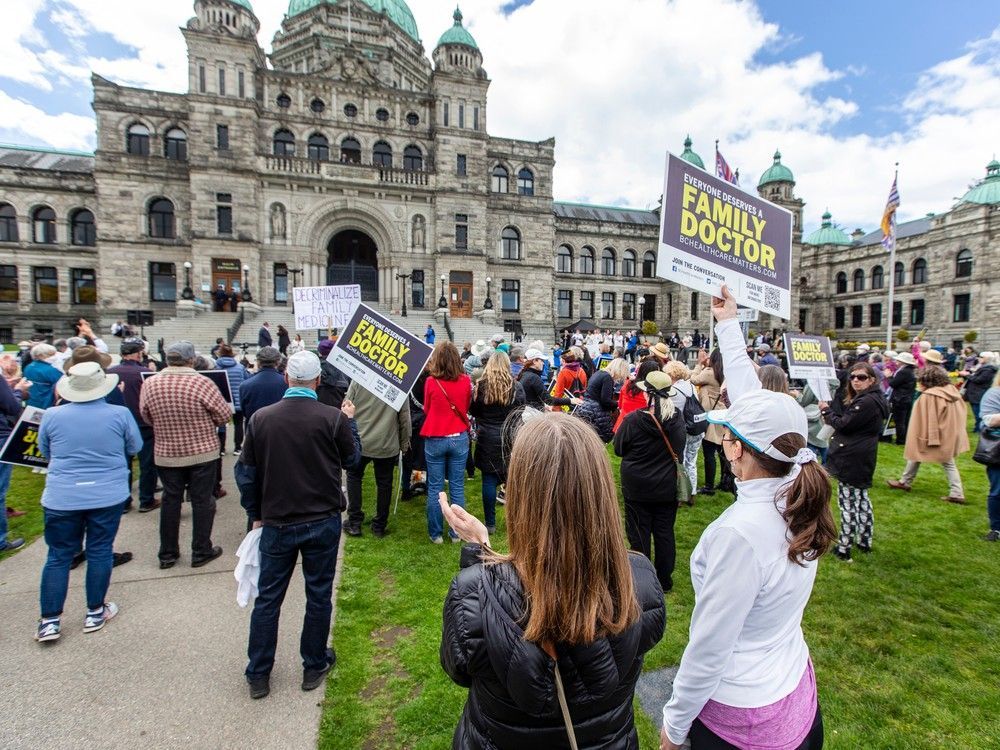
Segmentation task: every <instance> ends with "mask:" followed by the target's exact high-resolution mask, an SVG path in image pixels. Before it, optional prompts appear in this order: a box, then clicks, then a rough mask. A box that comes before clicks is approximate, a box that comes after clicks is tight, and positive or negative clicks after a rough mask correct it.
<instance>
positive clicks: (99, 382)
mask: <svg viewBox="0 0 1000 750" xmlns="http://www.w3.org/2000/svg"><path fill="white" fill-rule="evenodd" d="M117 385H118V376H117V375H106V374H105V373H104V370H102V369H101V366H100V365H99V364H98V363H97V362H80V363H79V364H76V365H73V366H72V367H71V368H69V372H68V373H67V374H66V375H64V376H63V377H61V378H59V382H58V383H56V391H57V392H58V393H59V396H60V397H61V398H63V399H65V400H66V401H73V402H75V403H83V402H85V401H97V400H98V399H102V398H104V397H105V396H107V395H108V394H109V393H111V391H113V390H114V389H115V386H117Z"/></svg>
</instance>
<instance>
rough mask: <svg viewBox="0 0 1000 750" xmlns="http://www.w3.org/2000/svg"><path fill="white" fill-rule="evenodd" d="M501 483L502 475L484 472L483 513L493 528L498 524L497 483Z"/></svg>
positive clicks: (487, 523)
mask: <svg viewBox="0 0 1000 750" xmlns="http://www.w3.org/2000/svg"><path fill="white" fill-rule="evenodd" d="M498 484H500V477H499V476H497V475H496V474H490V473H489V472H488V471H484V472H483V514H484V516H485V523H486V525H487V526H488V527H490V528H493V527H494V526H496V525H497V485H498Z"/></svg>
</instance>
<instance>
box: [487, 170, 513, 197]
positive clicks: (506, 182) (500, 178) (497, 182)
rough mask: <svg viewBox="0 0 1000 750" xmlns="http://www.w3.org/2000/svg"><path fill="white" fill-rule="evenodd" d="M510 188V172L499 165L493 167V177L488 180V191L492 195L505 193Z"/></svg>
mask: <svg viewBox="0 0 1000 750" xmlns="http://www.w3.org/2000/svg"><path fill="white" fill-rule="evenodd" d="M509 188H510V172H508V171H507V168H506V167H504V166H503V165H501V164H497V165H496V166H495V167H493V175H492V179H491V180H490V190H492V191H493V192H494V193H506V192H507V191H508V190H509Z"/></svg>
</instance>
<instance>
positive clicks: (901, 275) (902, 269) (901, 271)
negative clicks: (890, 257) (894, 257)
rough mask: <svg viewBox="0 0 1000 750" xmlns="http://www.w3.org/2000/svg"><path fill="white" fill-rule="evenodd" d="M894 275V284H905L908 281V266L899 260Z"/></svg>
mask: <svg viewBox="0 0 1000 750" xmlns="http://www.w3.org/2000/svg"><path fill="white" fill-rule="evenodd" d="M892 275H893V279H892V283H893V286H903V284H905V283H906V266H904V265H903V264H902V263H898V262H897V263H896V267H895V269H894V270H893V274H892Z"/></svg>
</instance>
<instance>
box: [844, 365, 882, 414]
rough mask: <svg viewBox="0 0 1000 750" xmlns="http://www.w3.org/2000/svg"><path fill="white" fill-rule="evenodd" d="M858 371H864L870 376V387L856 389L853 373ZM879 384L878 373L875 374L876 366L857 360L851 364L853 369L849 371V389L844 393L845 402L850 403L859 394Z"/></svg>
mask: <svg viewBox="0 0 1000 750" xmlns="http://www.w3.org/2000/svg"><path fill="white" fill-rule="evenodd" d="M856 372H863V373H864V374H865V375H867V376H868V387H867V388H862V389H861V390H860V391H856V390H854V381H853V380H851V375H853V374H854V373H856ZM877 385H878V375H876V374H875V368H874V367H872V366H871V365H870V364H868V363H867V362H855V363H854V364H853V365H851V369H849V370H848V371H847V390H846V392H845V393H844V403H845V404H849V403H851V402H852V401H853V400H854V399H856V398H857V397H858V396H860V395H861V394H862V393H864V392H865V391H869V390H871V389H872V388H875V387H876V386H877Z"/></svg>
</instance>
